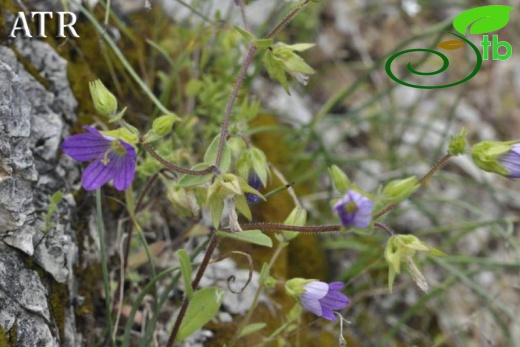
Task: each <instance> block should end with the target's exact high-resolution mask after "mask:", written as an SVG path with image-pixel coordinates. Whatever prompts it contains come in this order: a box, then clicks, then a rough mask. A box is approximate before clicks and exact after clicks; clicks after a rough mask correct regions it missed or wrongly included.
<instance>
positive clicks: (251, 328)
mask: <svg viewBox="0 0 520 347" xmlns="http://www.w3.org/2000/svg"><path fill="white" fill-rule="evenodd" d="M266 325H267V324H265V323H253V324H249V325H247V326H245V327H244V329H242V331H241V332H240V334H239V335H238V337H239V338H240V337H244V336H246V335H249V334H252V333H255V332H257V331H259V330H262V329H263V328H265V326H266Z"/></svg>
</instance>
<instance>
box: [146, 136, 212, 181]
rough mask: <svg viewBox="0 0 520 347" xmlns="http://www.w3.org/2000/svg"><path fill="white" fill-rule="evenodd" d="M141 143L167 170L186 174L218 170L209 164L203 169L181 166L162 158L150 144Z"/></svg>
mask: <svg viewBox="0 0 520 347" xmlns="http://www.w3.org/2000/svg"><path fill="white" fill-rule="evenodd" d="M141 145H142V146H143V148H144V149H145V150H146V151H147V152H148V153H150V154H151V155H152V157H154V158H155V159H156V160H157V161H158V162H159V163H161V164H162V165H163V166H164V167H165V168H167V169H168V170H171V171H175V172H180V173H183V174H187V175H194V176H203V175H208V174H210V173H218V172H219V171H218V169H217V167H216V166H210V167H208V168H207V169H204V170H190V169H186V168H183V167H181V166H178V165H175V164H172V163H170V162H169V161H167V160H166V159H164V158H163V157H161V155H160V154H159V153H157V152H156V151H155V150H154V149H153V148H152V146H150V144H149V143H141Z"/></svg>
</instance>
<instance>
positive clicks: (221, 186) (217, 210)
mask: <svg viewBox="0 0 520 347" xmlns="http://www.w3.org/2000/svg"><path fill="white" fill-rule="evenodd" d="M244 193H252V194H255V195H258V196H259V197H260V198H262V199H264V200H265V198H264V197H263V196H262V194H260V193H259V192H258V191H257V190H256V189H254V188H252V187H250V186H249V185H248V184H247V182H246V181H245V180H244V179H243V178H241V177H238V176H235V175H233V174H230V173H225V174H221V175H219V176H217V177H216V178H215V181H214V182H213V184H212V185H211V186H210V187H209V189H208V194H207V198H206V204H207V205H208V206H209V207H210V209H211V220H212V222H213V226H214V227H215V228H218V225H219V223H220V218H221V217H222V210H223V208H224V201H225V200H226V199H234V201H233V203H234V205H235V207H236V209H237V210H238V211H240V213H242V214H243V215H244V216H245V217H246V218H247V219H249V220H251V218H252V216H251V210H250V209H249V206H248V204H247V201H246V198H245V196H244Z"/></svg>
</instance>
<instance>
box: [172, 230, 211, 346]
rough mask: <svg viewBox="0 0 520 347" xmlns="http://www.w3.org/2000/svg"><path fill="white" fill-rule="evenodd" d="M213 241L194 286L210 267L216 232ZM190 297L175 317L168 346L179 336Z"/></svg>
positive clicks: (193, 283) (196, 275) (198, 271)
mask: <svg viewBox="0 0 520 347" xmlns="http://www.w3.org/2000/svg"><path fill="white" fill-rule="evenodd" d="M210 237H211V241H210V243H209V246H208V248H207V249H206V253H205V254H204V258H203V259H202V262H201V263H200V266H199V268H198V270H197V273H196V274H195V278H194V279H193V281H192V282H191V287H192V288H197V286H198V285H199V282H200V280H201V279H202V276H203V275H204V272H205V271H206V268H207V267H208V264H209V261H210V260H211V256H212V255H213V253H214V252H215V249H216V248H217V245H218V241H219V240H218V237H217V236H216V235H215V233H214V232H212V233H211V236H210ZM188 304H189V299H188V297H187V296H184V300H183V302H182V306H181V308H180V311H179V314H178V315H177V318H176V319H175V324H174V326H173V329H172V332H171V334H170V338H169V339H168V343H167V344H166V347H172V346H173V344H174V343H175V338H176V337H177V333H178V332H179V328H180V327H181V323H182V320H183V319H184V316H185V315H186V310H187V308H188Z"/></svg>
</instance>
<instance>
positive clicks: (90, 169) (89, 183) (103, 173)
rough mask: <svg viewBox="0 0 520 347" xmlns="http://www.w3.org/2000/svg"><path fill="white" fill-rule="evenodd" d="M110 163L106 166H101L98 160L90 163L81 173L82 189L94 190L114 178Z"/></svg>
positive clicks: (112, 162)
mask: <svg viewBox="0 0 520 347" xmlns="http://www.w3.org/2000/svg"><path fill="white" fill-rule="evenodd" d="M115 164H116V163H115V162H114V161H111V162H109V163H108V165H105V164H103V163H102V162H101V161H100V160H96V161H94V162H92V163H91V164H90V165H89V166H87V168H86V169H85V171H83V177H82V182H83V188H85V189H86V190H96V189H98V188H100V187H101V186H102V185H103V184H105V183H107V182H108V181H110V180H111V179H112V178H113V177H114V174H115V173H114V165H115Z"/></svg>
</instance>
